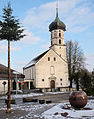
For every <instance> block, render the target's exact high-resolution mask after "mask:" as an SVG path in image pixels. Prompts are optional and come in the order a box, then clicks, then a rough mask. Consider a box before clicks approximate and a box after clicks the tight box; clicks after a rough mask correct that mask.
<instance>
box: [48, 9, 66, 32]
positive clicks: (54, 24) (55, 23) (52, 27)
mask: <svg viewBox="0 0 94 119" xmlns="http://www.w3.org/2000/svg"><path fill="white" fill-rule="evenodd" d="M55 29H62V30H64V31H66V25H65V24H64V23H63V22H62V21H60V19H59V17H58V10H57V13H56V19H55V20H54V21H53V22H52V23H51V24H50V25H49V31H52V30H55Z"/></svg>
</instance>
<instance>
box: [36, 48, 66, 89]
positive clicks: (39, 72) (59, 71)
mask: <svg viewBox="0 0 94 119" xmlns="http://www.w3.org/2000/svg"><path fill="white" fill-rule="evenodd" d="M48 57H50V61H48ZM54 57H55V58H56V61H54ZM51 66H53V67H54V74H51V71H50V70H51V68H50V67H51ZM51 76H53V77H56V79H54V80H55V87H56V88H57V87H68V67H67V63H66V62H64V61H63V60H62V59H61V58H60V57H59V56H58V55H57V54H56V53H55V52H54V51H53V50H52V49H50V50H49V51H48V52H47V53H46V54H45V55H44V57H43V58H41V59H40V60H39V62H38V63H36V88H50V80H51V79H49V77H51ZM42 79H44V81H42ZM60 79H62V81H61V80H60ZM61 83H62V85H61Z"/></svg>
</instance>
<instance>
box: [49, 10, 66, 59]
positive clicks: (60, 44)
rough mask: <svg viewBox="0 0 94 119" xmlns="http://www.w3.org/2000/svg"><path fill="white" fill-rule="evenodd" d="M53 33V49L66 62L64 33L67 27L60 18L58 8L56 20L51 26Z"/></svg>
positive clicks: (50, 29)
mask: <svg viewBox="0 0 94 119" xmlns="http://www.w3.org/2000/svg"><path fill="white" fill-rule="evenodd" d="M49 31H50V32H51V48H52V49H53V50H54V51H55V52H56V53H57V54H58V55H59V56H60V57H62V58H63V59H64V60H65V61H66V45H65V43H64V32H65V31H66V25H65V24H64V23H63V22H62V21H60V19H59V17H58V8H56V18H55V20H54V21H53V22H52V23H51V24H50V25H49Z"/></svg>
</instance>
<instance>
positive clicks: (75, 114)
mask: <svg viewBox="0 0 94 119" xmlns="http://www.w3.org/2000/svg"><path fill="white" fill-rule="evenodd" d="M67 107H68V108H67ZM42 116H43V117H44V118H45V119H66V118H67V119H71V118H74V119H94V100H89V101H88V103H87V105H86V106H85V107H84V109H82V110H75V109H73V108H71V106H70V104H69V103H60V104H58V105H56V106H54V107H52V108H51V109H49V110H47V111H45V112H44V113H43V114H42Z"/></svg>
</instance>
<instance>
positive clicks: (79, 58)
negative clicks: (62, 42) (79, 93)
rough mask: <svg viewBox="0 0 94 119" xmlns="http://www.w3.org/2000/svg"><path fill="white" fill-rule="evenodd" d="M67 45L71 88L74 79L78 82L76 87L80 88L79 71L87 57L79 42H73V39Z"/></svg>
mask: <svg viewBox="0 0 94 119" xmlns="http://www.w3.org/2000/svg"><path fill="white" fill-rule="evenodd" d="M66 46H67V60H68V71H69V80H70V88H72V82H73V79H74V80H75V82H76V88H77V90H79V82H78V79H79V73H80V70H81V69H82V68H83V67H84V63H85V58H84V54H83V51H82V49H81V48H80V46H79V44H78V42H73V41H72V40H70V41H67V42H66Z"/></svg>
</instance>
